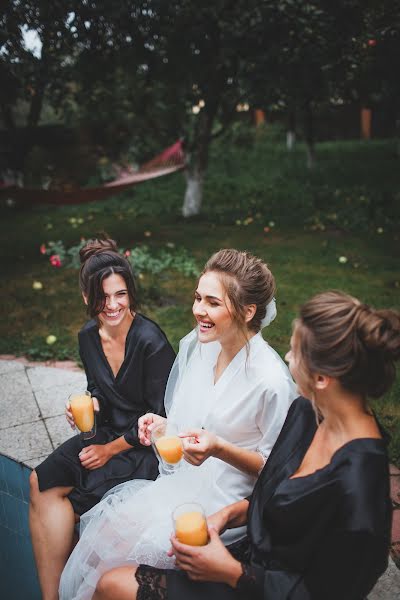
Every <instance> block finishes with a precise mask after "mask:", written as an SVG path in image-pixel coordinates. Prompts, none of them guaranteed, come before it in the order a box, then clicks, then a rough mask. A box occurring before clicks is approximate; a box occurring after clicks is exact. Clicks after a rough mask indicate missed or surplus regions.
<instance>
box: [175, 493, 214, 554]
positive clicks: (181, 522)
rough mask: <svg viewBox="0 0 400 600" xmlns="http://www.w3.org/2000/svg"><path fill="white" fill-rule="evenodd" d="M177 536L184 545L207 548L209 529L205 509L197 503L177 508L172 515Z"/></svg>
mask: <svg viewBox="0 0 400 600" xmlns="http://www.w3.org/2000/svg"><path fill="white" fill-rule="evenodd" d="M172 520H173V523H174V529H175V535H176V537H177V538H178V540H179V541H180V542H181V543H182V544H188V545H189V546H205V545H206V544H207V543H208V527H207V520H206V516H205V514H204V509H203V507H202V506H201V505H200V504H197V502H190V503H186V504H181V505H180V506H177V507H176V508H175V510H174V512H173V513H172Z"/></svg>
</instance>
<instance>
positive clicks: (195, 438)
mask: <svg viewBox="0 0 400 600" xmlns="http://www.w3.org/2000/svg"><path fill="white" fill-rule="evenodd" d="M179 437H180V438H181V439H182V442H183V456H184V459H185V460H186V461H187V462H188V463H190V464H191V465H195V466H199V465H201V464H202V463H203V462H204V461H205V460H207V458H209V457H210V456H215V455H216V454H217V452H218V450H219V446H220V440H219V438H218V436H216V435H214V434H213V433H210V432H208V431H205V429H191V430H190V431H185V432H184V433H180V434H179Z"/></svg>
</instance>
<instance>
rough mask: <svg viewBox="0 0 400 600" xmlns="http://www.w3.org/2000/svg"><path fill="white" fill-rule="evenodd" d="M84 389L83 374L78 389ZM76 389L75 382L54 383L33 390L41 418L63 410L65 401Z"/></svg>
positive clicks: (54, 414)
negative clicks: (81, 383) (50, 385)
mask: <svg viewBox="0 0 400 600" xmlns="http://www.w3.org/2000/svg"><path fill="white" fill-rule="evenodd" d="M85 389H86V377H85V376H84V380H83V385H82V386H81V387H79V388H78V390H85ZM76 391H77V384H76V383H70V384H65V385H55V386H53V387H48V388H46V389H41V390H37V391H36V392H35V397H36V401H37V403H38V405H39V407H40V411H41V414H42V417H43V418H47V417H56V416H58V415H63V414H64V412H65V403H66V402H67V400H68V397H69V395H70V394H72V393H73V392H76Z"/></svg>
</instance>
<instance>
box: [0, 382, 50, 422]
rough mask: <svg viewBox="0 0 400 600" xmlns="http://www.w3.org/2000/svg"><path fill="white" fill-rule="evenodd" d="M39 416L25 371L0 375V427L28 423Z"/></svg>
mask: <svg viewBox="0 0 400 600" xmlns="http://www.w3.org/2000/svg"><path fill="white" fill-rule="evenodd" d="M39 416H40V415H39V410H38V407H37V404H36V402H35V398H34V396H33V393H32V389H31V386H30V383H29V380H28V377H27V376H26V373H25V371H24V370H23V371H11V372H9V373H4V374H3V375H0V429H3V428H6V427H10V426H11V425H21V424H23V423H30V422H32V421H35V420H37V419H38V418H39Z"/></svg>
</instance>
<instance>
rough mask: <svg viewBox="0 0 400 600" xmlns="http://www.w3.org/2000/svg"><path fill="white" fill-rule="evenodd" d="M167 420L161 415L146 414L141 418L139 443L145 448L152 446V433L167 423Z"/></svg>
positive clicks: (139, 422) (139, 421)
mask: <svg viewBox="0 0 400 600" xmlns="http://www.w3.org/2000/svg"><path fill="white" fill-rule="evenodd" d="M166 420H167V419H165V417H161V416H160V415H156V414H154V413H146V414H145V415H143V416H141V417H140V418H139V420H138V436H139V442H140V443H141V444H142V445H143V446H150V445H151V432H152V431H153V429H154V428H155V427H157V426H158V425H161V424H162V423H165V421H166Z"/></svg>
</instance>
